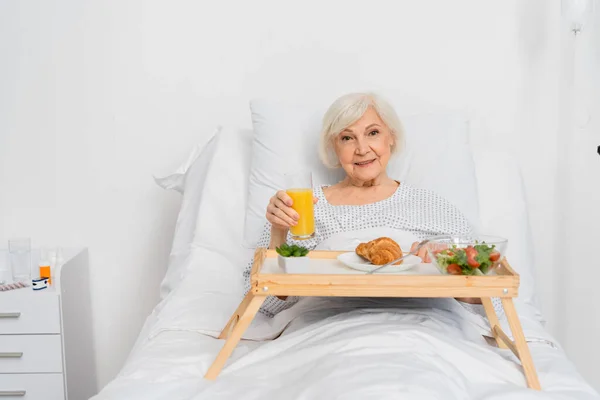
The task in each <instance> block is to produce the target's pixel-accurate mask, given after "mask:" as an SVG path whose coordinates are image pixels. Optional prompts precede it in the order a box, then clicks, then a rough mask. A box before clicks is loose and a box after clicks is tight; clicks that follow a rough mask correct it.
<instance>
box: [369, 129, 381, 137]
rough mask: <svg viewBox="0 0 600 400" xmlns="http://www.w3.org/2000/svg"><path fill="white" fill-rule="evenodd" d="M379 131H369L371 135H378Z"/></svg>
mask: <svg viewBox="0 0 600 400" xmlns="http://www.w3.org/2000/svg"><path fill="white" fill-rule="evenodd" d="M378 133H379V131H378V130H374V131H371V132H369V135H371V136H375V135H377V134H378Z"/></svg>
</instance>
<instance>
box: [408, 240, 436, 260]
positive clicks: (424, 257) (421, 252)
mask: <svg viewBox="0 0 600 400" xmlns="http://www.w3.org/2000/svg"><path fill="white" fill-rule="evenodd" d="M418 245H419V242H414V243H413V244H412V246H410V252H411V253H412V252H413V251H415V249H416V248H417V246H418ZM415 255H416V256H417V257H420V258H421V260H423V262H424V263H430V262H431V258H429V253H427V249H426V248H425V246H423V247H421V248H420V249H419V252H418V253H417V254H415Z"/></svg>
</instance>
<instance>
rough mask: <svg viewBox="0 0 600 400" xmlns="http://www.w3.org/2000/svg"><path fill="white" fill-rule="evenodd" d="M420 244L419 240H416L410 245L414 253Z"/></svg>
mask: <svg viewBox="0 0 600 400" xmlns="http://www.w3.org/2000/svg"><path fill="white" fill-rule="evenodd" d="M418 244H419V242H414V243H413V244H412V246H410V252H411V253H412V252H413V251H415V249H416V248H417V245H418Z"/></svg>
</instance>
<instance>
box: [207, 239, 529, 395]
mask: <svg viewBox="0 0 600 400" xmlns="http://www.w3.org/2000/svg"><path fill="white" fill-rule="evenodd" d="M342 253H345V252H344V251H311V252H309V253H308V257H309V258H311V265H310V270H309V272H308V273H306V274H287V273H285V271H283V270H282V269H281V268H279V266H278V265H277V253H276V252H275V250H268V249H265V248H258V249H256V252H255V253H254V263H253V264H252V270H251V273H250V279H251V288H250V291H249V292H248V294H247V295H246V297H245V298H244V299H243V300H242V302H241V303H240V305H239V307H238V308H237V310H236V311H235V312H234V313H233V315H232V316H231V318H230V319H229V322H228V323H227V325H226V326H225V328H224V329H223V331H222V332H221V334H220V335H219V339H227V340H226V341H225V345H224V346H223V348H222V349H221V351H220V352H219V354H218V355H217V357H216V359H215V361H214V362H213V364H212V365H211V366H210V368H209V369H208V371H207V373H206V375H205V378H206V379H211V380H214V379H216V378H217V376H218V375H219V373H220V372H221V369H222V368H223V366H224V365H225V362H226V361H227V359H228V358H229V356H230V355H231V353H232V352H233V349H234V348H235V346H237V344H238V342H239V341H240V339H241V337H242V335H243V333H244V332H245V331H246V329H247V328H248V326H250V323H251V322H252V320H253V319H254V316H255V315H256V313H257V312H258V310H259V309H260V307H261V305H262V304H263V302H264V301H265V300H266V298H267V296H270V295H272V296H319V297H324V296H333V297H476V298H480V299H481V302H482V304H483V308H484V309H485V313H486V315H487V317H488V320H489V322H490V325H491V328H492V329H491V331H492V333H493V335H494V338H495V339H496V341H497V343H498V346H499V347H501V348H504V349H506V348H508V349H510V350H511V351H512V352H513V353H514V354H515V356H516V357H517V358H519V360H520V361H521V364H522V366H523V370H524V373H525V378H526V380H527V385H528V386H529V387H530V388H532V389H536V390H540V383H539V380H538V377H537V373H536V370H535V366H534V364H533V360H532V358H531V354H530V352H529V348H528V346H527V342H526V341H525V336H524V334H523V329H522V328H521V322H520V321H519V317H518V315H517V312H516V310H515V306H514V303H513V297H517V296H518V291H519V275H518V274H517V273H516V272H515V271H514V270H513V269H512V268H511V267H510V265H509V264H508V261H506V258H503V259H502V261H501V264H500V265H499V266H498V268H497V269H496V271H495V272H496V274H495V275H486V276H467V275H442V274H440V273H439V272H438V271H437V270H436V269H435V267H433V265H431V264H420V265H419V266H418V267H416V268H415V269H414V270H408V271H403V272H401V273H397V274H392V273H375V274H372V275H367V274H366V273H365V272H361V271H355V270H352V269H350V268H348V267H346V266H345V265H343V264H342V263H341V262H339V261H338V260H337V256H338V255H340V254H342ZM492 297H500V298H501V300H502V306H503V308H504V312H505V314H506V317H507V319H508V323H509V326H510V329H511V331H512V333H513V337H514V339H515V340H514V341H512V340H510V338H509V337H508V336H507V335H506V334H505V333H504V331H503V330H502V328H501V327H500V323H499V322H498V316H497V315H496V312H495V311H494V307H493V305H492V300H491V298H492Z"/></svg>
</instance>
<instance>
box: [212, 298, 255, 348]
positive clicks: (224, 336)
mask: <svg viewBox="0 0 600 400" xmlns="http://www.w3.org/2000/svg"><path fill="white" fill-rule="evenodd" d="M253 297H254V295H253V294H252V291H248V293H247V294H246V297H244V299H243V300H242V302H241V303H240V305H239V306H238V308H237V309H236V310H235V312H234V313H233V314H232V315H231V318H229V321H228V322H227V325H225V328H223V330H222V331H221V333H220V334H219V337H218V339H227V337H228V336H229V334H230V333H231V329H233V327H234V326H235V324H237V322H238V321H239V320H240V317H241V316H242V314H244V312H245V311H246V309H247V308H248V305H249V304H250V300H252V298H253Z"/></svg>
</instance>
